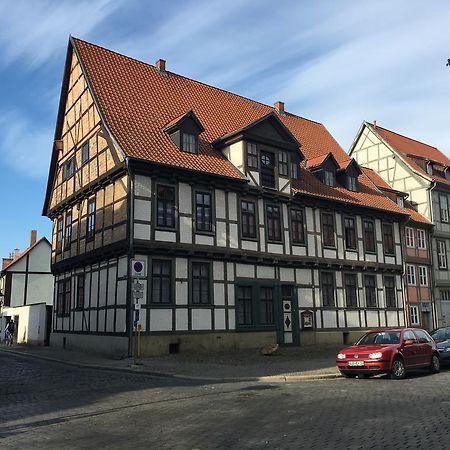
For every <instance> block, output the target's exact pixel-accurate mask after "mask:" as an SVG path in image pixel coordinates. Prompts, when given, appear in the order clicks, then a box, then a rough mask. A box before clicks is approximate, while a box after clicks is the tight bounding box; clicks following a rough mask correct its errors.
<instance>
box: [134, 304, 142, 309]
mask: <svg viewBox="0 0 450 450" xmlns="http://www.w3.org/2000/svg"><path fill="white" fill-rule="evenodd" d="M134 309H135V310H136V311H139V310H140V309H141V304H140V303H135V304H134Z"/></svg>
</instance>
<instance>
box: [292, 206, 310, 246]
mask: <svg viewBox="0 0 450 450" xmlns="http://www.w3.org/2000/svg"><path fill="white" fill-rule="evenodd" d="M293 213H296V214H297V213H300V215H301V220H298V218H294V217H293ZM289 220H290V226H291V233H290V235H291V241H292V244H293V245H306V218H305V210H304V209H303V208H289ZM294 224H300V225H294ZM299 228H300V234H301V237H300V239H298V237H296V235H297V234H298V229H299Z"/></svg>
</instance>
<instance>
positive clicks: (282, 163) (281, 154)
mask: <svg viewBox="0 0 450 450" xmlns="http://www.w3.org/2000/svg"><path fill="white" fill-rule="evenodd" d="M282 168H283V170H282ZM278 175H280V176H283V177H286V178H289V153H288V152H287V151H286V150H279V151H278Z"/></svg>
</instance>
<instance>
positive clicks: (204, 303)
mask: <svg viewBox="0 0 450 450" xmlns="http://www.w3.org/2000/svg"><path fill="white" fill-rule="evenodd" d="M200 265H203V266H205V267H206V268H207V276H204V275H202V274H201V273H200V276H196V275H194V267H195V266H200ZM200 272H201V270H200ZM196 279H199V280H200V290H199V292H200V301H197V300H196V299H195V298H194V292H195V291H194V280H196ZM202 280H203V282H206V283H207V287H208V289H207V291H206V292H208V298H207V299H206V301H202V298H201V297H202V292H203V291H202ZM205 280H206V281H205ZM189 291H190V296H189V297H190V298H189V304H190V305H192V306H198V307H205V306H212V305H213V304H214V299H213V277H212V263H211V262H210V261H200V260H195V261H191V263H190V289H189Z"/></svg>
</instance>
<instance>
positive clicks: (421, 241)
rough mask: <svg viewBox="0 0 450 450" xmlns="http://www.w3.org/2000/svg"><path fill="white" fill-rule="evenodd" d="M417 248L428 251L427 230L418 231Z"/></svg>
mask: <svg viewBox="0 0 450 450" xmlns="http://www.w3.org/2000/svg"><path fill="white" fill-rule="evenodd" d="M417 247H418V248H419V249H420V250H426V248H427V234H426V233H425V230H422V229H420V228H419V229H418V230H417Z"/></svg>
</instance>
